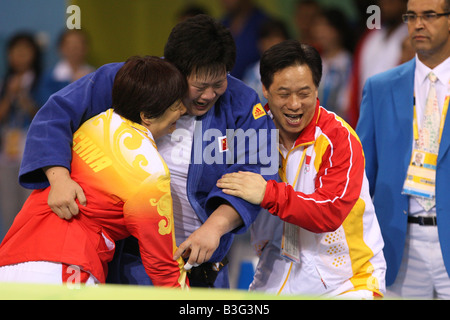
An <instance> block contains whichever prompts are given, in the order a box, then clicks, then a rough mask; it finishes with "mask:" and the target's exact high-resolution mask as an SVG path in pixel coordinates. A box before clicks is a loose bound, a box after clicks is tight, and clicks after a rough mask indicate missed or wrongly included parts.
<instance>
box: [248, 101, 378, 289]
mask: <svg viewBox="0 0 450 320" xmlns="http://www.w3.org/2000/svg"><path fill="white" fill-rule="evenodd" d="M269 114H270V112H269ZM279 149H280V154H281V164H282V165H281V168H280V177H281V179H282V181H283V182H276V181H273V180H272V181H268V183H267V188H266V193H265V196H264V199H263V202H262V203H261V207H263V208H264V209H267V210H268V211H269V212H270V213H271V214H272V215H273V216H277V217H278V218H279V219H275V220H278V221H277V222H275V220H274V219H273V218H269V219H270V221H271V222H270V223H268V222H267V220H266V221H264V220H265V219H264V218H262V219H260V220H257V221H256V222H255V225H254V227H253V229H252V236H253V241H254V244H255V245H256V246H257V248H263V247H264V246H265V245H266V243H267V242H269V243H272V245H274V244H275V245H277V246H278V247H280V239H281V234H280V233H282V230H283V228H282V227H280V226H279V225H280V224H283V223H284V222H287V223H291V224H294V225H297V226H299V227H300V236H299V242H300V243H299V251H300V252H299V256H300V261H303V262H305V261H309V263H310V264H314V268H315V269H316V270H317V272H318V274H320V276H321V277H322V279H321V280H322V281H323V282H324V283H325V286H326V287H327V288H328V289H329V291H332V290H338V291H341V292H340V293H343V292H346V291H352V290H360V289H363V290H370V291H373V292H374V293H376V294H379V295H382V291H384V274H385V269H386V265H385V260H384V256H383V252H382V249H383V246H384V242H383V239H382V236H381V232H380V228H379V225H378V221H377V219H376V215H375V211H374V207H373V204H372V201H371V198H370V195H369V190H368V183H367V178H366V176H365V160H364V154H363V149H362V146H361V143H360V141H359V138H358V137H357V135H356V133H355V132H354V131H353V129H352V128H351V127H350V126H349V125H348V124H347V123H346V122H345V121H344V120H342V119H341V118H339V117H338V116H337V115H336V114H334V113H332V112H329V111H327V110H326V109H324V108H323V107H320V106H319V102H318V103H317V105H316V111H315V114H314V117H313V119H312V121H311V122H310V124H309V125H308V126H307V127H306V128H305V129H304V130H303V131H302V132H301V134H300V135H299V137H298V139H297V141H296V142H295V144H294V146H293V147H292V148H291V149H290V150H287V149H285V148H284V146H282V145H280V148H279ZM277 242H278V243H277ZM262 259H264V258H262ZM267 263H271V262H269V261H267ZM291 263H292V262H290V261H286V268H290V266H291ZM293 263H295V262H293ZM260 265H261V270H268V268H264V266H263V265H264V261H260ZM278 271H279V272H281V271H280V270H278ZM294 279H296V277H295V275H293V274H292V272H290V274H289V273H288V272H286V277H285V279H283V281H282V282H281V283H279V287H280V291H281V290H282V286H286V284H289V281H294ZM298 280H299V279H297V281H298ZM277 281H278V282H279V279H278V280H277ZM301 281H303V282H305V281H308V279H301ZM266 284H267V283H266ZM273 285H275V284H273ZM275 286H276V285H275ZM290 286H291V288H295V286H302V283H301V282H300V281H298V283H297V284H294V283H291V284H290ZM300 291H301V290H300ZM291 292H296V291H295V289H291Z"/></svg>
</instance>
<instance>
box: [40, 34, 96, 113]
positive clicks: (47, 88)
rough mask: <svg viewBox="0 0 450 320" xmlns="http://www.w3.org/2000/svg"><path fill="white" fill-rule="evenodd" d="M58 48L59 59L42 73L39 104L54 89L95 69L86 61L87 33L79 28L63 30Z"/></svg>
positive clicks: (45, 99)
mask: <svg viewBox="0 0 450 320" xmlns="http://www.w3.org/2000/svg"><path fill="white" fill-rule="evenodd" d="M58 49H59V53H60V55H61V60H60V61H59V62H58V63H57V64H56V65H55V66H54V67H53V68H52V69H51V70H50V71H48V72H46V73H45V74H44V76H43V78H42V81H41V85H40V90H39V99H40V103H41V104H44V103H45V102H46V101H47V99H48V98H49V97H50V95H52V94H53V93H55V92H56V91H59V90H61V89H62V88H64V87H65V86H67V85H68V84H70V83H72V82H74V81H76V80H78V79H80V78H81V77H83V76H85V75H87V74H89V73H91V72H93V71H94V70H95V68H94V67H92V66H90V65H89V64H88V63H87V62H86V59H87V55H88V52H89V44H88V38H87V34H86V33H85V32H84V31H82V30H81V29H71V30H67V31H64V32H63V33H62V34H61V36H60V39H59V41H58Z"/></svg>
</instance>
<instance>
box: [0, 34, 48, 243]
mask: <svg viewBox="0 0 450 320" xmlns="http://www.w3.org/2000/svg"><path fill="white" fill-rule="evenodd" d="M6 57H7V62H6V64H7V69H6V70H7V71H6V74H5V76H4V77H3V81H2V83H1V84H0V213H1V218H2V220H1V224H2V228H3V230H1V231H2V234H1V236H3V235H4V232H5V231H6V230H8V228H9V227H10V226H11V224H12V221H13V220H14V217H15V215H16V213H17V212H19V211H20V209H21V207H22V205H23V203H24V202H25V200H26V198H27V197H28V195H29V194H30V191H29V190H26V189H24V188H22V187H21V186H20V185H19V182H18V176H19V167H20V162H21V159H22V153H23V148H24V143H25V137H26V133H27V130H28V126H29V125H30V123H31V120H32V119H33V117H34V115H35V114H36V112H37V110H38V109H39V105H38V103H37V102H36V95H37V88H38V82H39V78H40V75H41V50H40V48H39V46H38V44H37V43H36V41H35V39H34V37H33V35H31V34H28V33H18V34H16V35H14V36H13V37H12V38H11V39H10V40H9V41H8V43H7V48H6Z"/></svg>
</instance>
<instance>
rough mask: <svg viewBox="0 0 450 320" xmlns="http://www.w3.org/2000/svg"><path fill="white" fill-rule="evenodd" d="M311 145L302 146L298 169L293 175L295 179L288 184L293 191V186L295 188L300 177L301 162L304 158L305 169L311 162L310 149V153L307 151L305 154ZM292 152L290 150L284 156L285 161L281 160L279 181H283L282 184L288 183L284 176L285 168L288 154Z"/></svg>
mask: <svg viewBox="0 0 450 320" xmlns="http://www.w3.org/2000/svg"><path fill="white" fill-rule="evenodd" d="M310 145H311V144H305V145H303V152H302V157H301V158H300V162H299V165H298V168H297V173H296V174H295V179H294V181H293V182H292V183H290V185H291V186H292V187H293V188H294V190H295V186H296V184H297V181H298V177H299V175H300V171H301V169H302V168H303V162H304V161H305V158H306V163H305V164H306V166H307V168H308V167H309V166H310V161H311V152H312V149H311V151H309V152H307V150H308V149H309V146H310ZM291 151H292V150H290V151H289V152H288V153H287V154H286V159H284V158H283V159H282V166H281V169H282V172H281V179H282V180H283V181H284V182H287V183H289V181H287V176H286V168H287V160H288V158H289V153H290V152H291Z"/></svg>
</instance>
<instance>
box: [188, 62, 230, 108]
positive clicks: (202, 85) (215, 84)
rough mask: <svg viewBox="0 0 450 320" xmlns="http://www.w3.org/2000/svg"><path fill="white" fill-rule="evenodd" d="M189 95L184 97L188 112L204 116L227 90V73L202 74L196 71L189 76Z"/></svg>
mask: <svg viewBox="0 0 450 320" xmlns="http://www.w3.org/2000/svg"><path fill="white" fill-rule="evenodd" d="M187 81H188V87H189V90H188V95H187V97H186V98H185V99H183V102H184V105H185V106H186V109H187V112H188V113H189V114H190V115H193V116H202V115H204V114H205V113H206V112H208V111H209V110H210V109H211V108H212V107H213V105H214V104H215V103H216V102H217V100H218V99H219V98H220V96H221V95H223V94H224V92H225V91H226V90H227V86H228V81H227V73H226V71H225V70H224V72H223V73H221V74H219V75H202V74H199V73H194V74H192V75H190V76H189V77H188V78H187Z"/></svg>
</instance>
